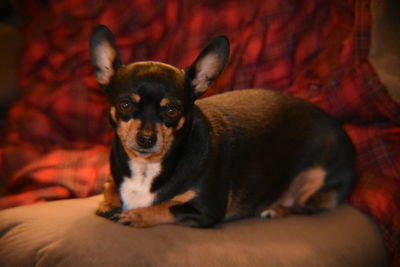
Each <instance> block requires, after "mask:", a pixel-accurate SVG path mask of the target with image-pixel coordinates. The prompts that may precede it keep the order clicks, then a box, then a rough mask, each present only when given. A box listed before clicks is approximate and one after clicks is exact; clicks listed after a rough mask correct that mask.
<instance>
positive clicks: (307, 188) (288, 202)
mask: <svg viewBox="0 0 400 267" xmlns="http://www.w3.org/2000/svg"><path fill="white" fill-rule="evenodd" d="M325 176H326V170H325V169H323V168H322V167H313V168H310V169H307V170H305V171H303V172H302V173H300V174H299V175H297V176H296V178H295V179H294V180H293V181H292V183H291V184H290V186H289V188H288V189H287V190H286V192H285V193H284V194H283V195H282V197H281V198H279V199H278V201H276V202H275V203H273V204H272V205H271V206H270V207H269V208H268V209H266V210H264V211H263V212H261V216H262V217H264V216H266V215H267V214H268V216H271V217H278V216H283V215H286V214H288V213H290V212H291V208H302V207H311V206H309V203H308V202H309V201H310V200H311V199H312V198H313V197H314V196H315V195H316V194H317V192H318V190H320V189H321V187H322V186H323V185H324V182H325ZM318 194H321V193H318ZM321 197H322V196H321ZM331 198H332V196H331ZM331 198H329V196H328V195H327V196H325V199H324V201H325V202H326V204H325V203H322V201H321V202H320V203H318V201H317V202H315V203H316V204H317V205H315V206H312V208H333V207H334V206H332V202H333V200H332V199H331Z"/></svg>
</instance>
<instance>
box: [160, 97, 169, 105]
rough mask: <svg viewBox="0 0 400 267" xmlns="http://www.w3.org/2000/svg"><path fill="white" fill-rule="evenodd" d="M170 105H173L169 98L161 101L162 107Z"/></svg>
mask: <svg viewBox="0 0 400 267" xmlns="http://www.w3.org/2000/svg"><path fill="white" fill-rule="evenodd" d="M169 103H171V100H170V99H168V98H163V99H161V101H160V106H161V107H166V106H167V105H168V104H169Z"/></svg>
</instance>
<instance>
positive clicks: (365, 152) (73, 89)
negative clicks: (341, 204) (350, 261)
mask: <svg viewBox="0 0 400 267" xmlns="http://www.w3.org/2000/svg"><path fill="white" fill-rule="evenodd" d="M21 2H22V1H21ZM22 7H23V10H22V11H23V13H24V15H25V16H26V17H27V18H28V19H29V22H28V23H27V24H26V25H25V27H24V31H23V34H24V37H25V41H26V49H25V52H24V55H23V58H22V60H21V66H20V86H21V88H22V90H23V91H24V95H23V97H22V98H21V99H20V100H19V101H18V102H17V103H16V104H15V105H14V106H13V107H12V109H11V112H10V114H9V119H8V127H7V130H6V131H5V132H4V133H2V138H1V140H2V141H1V144H0V168H1V174H0V175H1V177H0V178H1V179H2V181H3V182H4V184H6V185H7V187H6V192H5V194H4V197H2V198H0V207H1V208H6V207H11V206H16V205H23V204H29V203H34V202H38V201H45V200H52V199H62V198H70V197H86V196H90V195H93V194H96V193H99V192H100V191H101V184H102V183H103V181H104V180H105V179H106V177H107V172H108V170H107V166H106V165H107V157H108V156H107V154H108V152H107V151H108V147H109V142H110V139H111V134H110V130H109V128H108V123H107V116H105V111H106V107H107V102H106V99H105V97H104V96H103V94H102V92H101V90H100V89H99V88H98V86H97V85H96V83H95V81H94V79H93V75H92V68H91V66H90V64H89V55H88V36H89V35H90V32H91V30H92V28H93V27H94V26H95V25H97V24H98V23H103V24H106V25H108V26H109V27H110V28H111V29H112V31H113V32H114V33H115V34H116V37H117V43H118V45H119V47H120V48H121V52H122V58H123V59H124V60H125V62H130V61H133V60H158V61H164V62H168V63H170V64H173V65H176V66H180V67H186V66H188V65H189V64H190V63H191V62H192V61H193V60H194V58H195V56H196V55H197V53H198V52H199V50H200V49H201V47H202V46H203V45H204V44H205V43H207V41H208V40H209V39H210V38H211V37H212V36H215V35H217V34H226V35H228V36H229V38H230V40H231V43H232V58H231V61H230V63H229V65H228V67H227V69H226V71H225V72H224V73H223V75H222V77H221V78H220V79H219V80H218V82H217V83H216V84H215V85H214V87H213V88H212V90H211V92H210V93H209V94H215V93H218V92H222V91H227V90H234V89H240V88H249V87H268V88H272V89H276V90H282V91H286V92H290V93H292V94H294V95H296V96H299V97H302V98H306V99H308V100H310V101H312V102H314V103H316V104H318V105H319V106H321V107H322V108H324V109H325V110H326V111H327V112H329V113H330V114H332V115H333V116H335V117H337V118H338V119H339V120H340V121H341V122H342V123H343V124H344V126H345V128H346V130H347V132H348V133H349V135H350V136H351V138H352V139H353V141H354V143H355V146H356V148H357V152H358V160H357V168H358V174H359V175H358V180H357V185H356V187H355V189H354V191H353V193H352V195H351V197H350V199H349V201H350V203H351V204H353V205H354V206H356V207H358V208H359V209H361V210H363V211H365V212H366V213H368V214H370V215H372V216H373V218H375V220H376V221H377V222H378V223H379V225H380V227H381V230H382V233H383V237H384V238H385V240H386V244H387V247H388V249H389V251H390V252H391V257H392V263H393V265H396V264H397V265H399V264H400V252H399V249H400V244H399V242H400V241H399V240H400V142H399V140H400V138H399V136H400V107H399V106H398V105H396V104H395V103H394V102H393V101H392V99H391V98H390V97H389V96H388V94H387V91H386V88H385V87H384V86H383V85H382V83H381V82H380V80H379V78H378V76H377V74H376V72H375V71H374V68H373V67H372V66H371V64H370V63H369V61H368V50H369V34H370V26H371V25H370V20H371V18H370V12H369V1H368V0H341V1H337V0H332V1H325V0H299V1H289V0H284V1H282V0H268V1H265V0H253V1H242V0H229V1H228V0H226V1H224V0H221V1H214V0H201V1H184V0H169V1H160V0H129V1H128V0H115V1H89V0H60V1H36V0H26V1H23V5H22Z"/></svg>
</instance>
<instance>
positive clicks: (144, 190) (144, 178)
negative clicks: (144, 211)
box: [120, 160, 161, 210]
mask: <svg viewBox="0 0 400 267" xmlns="http://www.w3.org/2000/svg"><path fill="white" fill-rule="evenodd" d="M129 166H130V169H131V172H132V176H131V177H125V178H124V181H123V182H122V184H121V186H120V194H121V198H122V203H123V207H122V208H123V210H130V209H135V208H142V207H148V206H150V205H152V204H153V202H154V198H155V193H152V192H150V189H151V185H152V183H153V180H154V178H155V177H156V176H157V175H159V174H160V172H161V164H160V163H150V162H146V161H142V160H131V161H130V162H129Z"/></svg>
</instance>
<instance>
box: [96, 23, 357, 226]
mask: <svg viewBox="0 0 400 267" xmlns="http://www.w3.org/2000/svg"><path fill="white" fill-rule="evenodd" d="M110 34H111V33H110V32H109V30H107V29H104V26H101V27H99V28H97V29H96V30H95V33H94V35H93V36H92V40H91V47H92V48H91V50H92V51H93V50H94V48H93V46H96V45H98V44H99V42H100V43H101V42H103V41H104V40H105V41H106V42H107V41H108V42H110V44H111V46H112V47H113V48H114V49H116V46H115V41H114V39H113V37H112V35H110ZM210 53H211V54H214V55H217V56H216V58H218V62H219V64H220V65H221V66H218V67H217V68H216V71H215V72H214V73H213V75H210V76H207V77H206V78H207V81H206V83H211V82H212V81H213V80H214V79H215V78H216V77H217V76H218V75H219V74H220V72H221V71H222V69H223V67H224V65H225V64H226V62H227V58H228V54H229V43H228V41H227V39H226V37H218V38H216V39H215V40H214V41H213V42H212V43H211V44H210V45H209V46H208V47H206V49H204V50H203V52H202V53H200V55H199V57H198V58H197V59H196V60H195V62H194V63H193V65H192V66H190V67H189V68H188V69H187V70H186V72H183V71H181V70H178V69H176V68H173V67H171V66H167V65H165V64H161V63H158V62H147V63H143V64H142V65H141V66H140V67H132V66H133V65H127V66H125V65H122V64H121V63H120V58H119V53H118V52H117V53H116V58H115V59H113V62H114V63H113V66H114V68H115V74H114V75H113V76H112V77H111V79H110V83H109V84H107V85H105V91H106V93H107V95H108V96H109V98H110V103H111V106H114V107H115V106H116V105H117V103H118V101H120V100H121V99H125V98H128V96H129V95H130V94H132V93H135V94H137V95H139V96H140V99H141V100H140V102H139V103H133V105H135V109H134V110H135V111H133V112H131V113H128V114H122V113H120V112H119V113H117V120H118V121H125V122H126V121H129V120H131V119H136V120H140V121H141V122H143V123H146V122H149V123H159V124H164V125H166V127H168V128H172V129H175V128H176V127H177V125H178V123H179V120H178V119H176V120H168V119H167V118H165V116H164V117H163V116H162V115H160V114H161V112H162V108H161V107H160V104H159V103H160V101H161V100H162V99H164V98H168V99H173V100H174V101H176V102H177V103H179V105H180V109H181V114H180V117H179V118H182V117H184V118H185V123H184V125H183V127H182V128H181V129H179V130H177V131H176V132H174V141H173V143H172V145H171V148H170V149H169V151H168V152H167V153H166V155H165V157H164V158H163V159H162V171H161V173H160V174H159V175H158V176H157V177H155V179H154V180H153V183H152V187H151V191H152V192H154V193H156V199H155V201H154V203H153V204H154V205H156V204H159V203H162V202H164V201H167V200H169V199H171V198H173V197H174V196H176V195H178V194H181V193H184V192H186V191H187V190H194V191H196V193H197V195H196V197H195V198H194V199H192V200H191V201H189V202H186V203H183V204H180V205H175V206H173V207H171V212H172V213H173V214H174V216H175V218H176V222H177V223H183V224H187V225H191V226H200V227H208V226H212V225H215V224H216V223H218V222H221V221H223V220H225V219H235V218H241V217H247V216H258V215H259V214H260V212H261V211H263V210H264V209H266V208H267V207H268V206H269V205H271V204H272V203H273V202H274V201H276V200H277V199H278V198H279V197H280V196H281V195H282V194H283V192H284V191H285V190H286V189H287V188H288V187H289V185H290V183H291V182H292V180H293V179H294V177H296V176H297V175H298V174H299V173H301V172H302V171H304V170H306V169H308V168H310V167H314V166H321V167H323V168H324V169H325V170H326V172H327V176H326V181H325V183H324V186H323V187H322V188H321V189H320V190H319V191H328V190H332V189H333V190H335V191H336V192H337V194H338V204H340V203H342V202H343V201H344V200H345V198H346V195H347V194H348V192H349V190H350V186H351V183H352V177H353V175H354V166H353V165H354V149H353V146H352V143H351V141H350V139H349V138H348V137H347V135H346V134H345V132H344V131H343V129H342V128H341V126H340V125H339V123H338V122H336V121H335V120H334V119H333V118H331V117H330V116H328V115H327V114H326V113H325V112H323V111H322V110H320V109H319V108H317V107H315V106H314V105H312V104H310V103H308V102H306V101H304V100H301V99H298V98H294V97H291V96H289V95H286V94H283V93H279V92H275V91H270V90H263V89H249V90H241V91H234V92H228V93H224V94H220V95H217V96H212V97H208V98H205V99H202V100H197V101H196V102H195V99H196V98H197V97H199V96H200V95H201V93H202V92H197V91H196V88H195V86H193V80H194V79H196V75H198V72H199V66H200V65H198V64H199V62H201V60H202V59H203V58H204V57H206V56H207V55H210ZM93 57H94V59H93V60H92V62H93V64H94V65H95V67H96V64H98V62H99V61H98V60H97V59H96V56H95V55H93V53H92V58H93ZM97 69H98V68H97ZM113 123H114V126H115V128H116V129H117V128H118V123H117V122H113ZM128 160H129V156H128V154H127V152H126V151H125V149H124V147H123V145H122V144H121V140H120V138H119V137H118V136H117V138H116V140H115V142H114V145H113V148H112V152H111V172H112V176H113V178H114V180H115V183H116V184H117V186H119V185H120V184H121V182H122V181H123V179H124V177H130V176H131V173H132V172H134V171H135V170H130V168H129V164H128ZM228 198H231V199H233V204H232V205H233V206H231V207H229V208H230V209H235V215H234V216H231V217H229V218H227V212H228V210H227V209H228Z"/></svg>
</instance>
